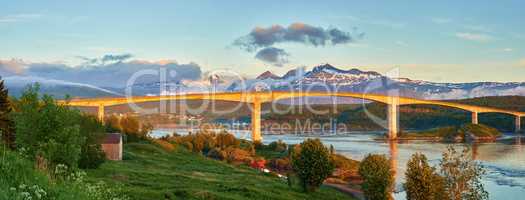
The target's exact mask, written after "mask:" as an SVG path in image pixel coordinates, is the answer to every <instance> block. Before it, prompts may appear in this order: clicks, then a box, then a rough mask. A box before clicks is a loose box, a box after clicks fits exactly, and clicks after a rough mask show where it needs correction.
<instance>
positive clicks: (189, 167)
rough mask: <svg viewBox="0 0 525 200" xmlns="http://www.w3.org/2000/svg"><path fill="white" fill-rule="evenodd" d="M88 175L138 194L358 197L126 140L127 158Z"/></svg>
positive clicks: (168, 196) (180, 150) (152, 196)
mask: <svg viewBox="0 0 525 200" xmlns="http://www.w3.org/2000/svg"><path fill="white" fill-rule="evenodd" d="M88 174H89V177H90V179H91V180H92V181H98V180H104V181H106V182H107V183H114V184H122V185H123V187H124V188H123V189H124V191H125V192H126V193H127V194H129V196H131V197H132V198H133V199H283V200H284V199H352V198H351V197H349V196H348V195H347V194H344V193H342V192H339V191H337V190H336V189H333V188H330V187H327V186H323V187H321V188H320V190H319V191H318V192H314V193H303V192H302V191H301V189H300V188H299V187H298V186H295V187H293V188H290V187H288V185H287V182H286V181H285V180H284V179H282V178H278V177H275V176H272V175H269V174H264V173H261V172H259V171H257V170H254V169H252V168H249V167H243V166H233V165H230V164H227V163H225V162H221V161H217V160H212V159H209V158H206V157H204V156H201V155H199V154H195V153H191V152H188V151H186V150H185V149H184V148H177V149H176V150H175V151H174V152H166V151H164V150H163V149H161V148H159V147H157V146H155V145H152V144H145V143H133V144H127V145H125V146H124V160H123V161H108V162H106V163H104V164H103V165H102V166H101V167H100V168H99V169H96V170H90V171H88Z"/></svg>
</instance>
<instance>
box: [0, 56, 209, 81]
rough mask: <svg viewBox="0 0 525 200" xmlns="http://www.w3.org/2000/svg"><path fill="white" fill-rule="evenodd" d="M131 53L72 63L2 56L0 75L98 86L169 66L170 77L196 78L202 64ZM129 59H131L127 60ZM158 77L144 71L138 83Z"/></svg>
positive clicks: (177, 79) (199, 75) (169, 78)
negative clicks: (136, 57)
mask: <svg viewBox="0 0 525 200" xmlns="http://www.w3.org/2000/svg"><path fill="white" fill-rule="evenodd" d="M131 58H132V55H130V54H121V55H105V56H102V57H100V58H84V59H83V60H84V61H85V63H83V64H81V65H78V66H70V65H66V64H61V63H30V62H25V61H23V60H17V59H12V60H0V76H4V77H5V76H15V75H16V76H34V77H41V78H47V79H58V80H64V81H72V82H78V83H86V84H93V85H96V86H99V87H122V86H124V85H126V83H127V81H128V79H130V77H132V76H133V74H135V73H140V72H144V70H150V71H155V72H157V73H158V72H159V69H166V70H167V72H169V73H167V76H166V79H167V81H180V80H197V79H200V78H201V74H202V72H201V68H200V66H199V65H198V64H196V63H187V64H180V63H177V62H175V61H158V62H152V61H144V60H131ZM127 60H130V61H127ZM155 81H159V75H150V74H148V75H144V76H141V77H140V78H138V79H137V81H136V82H135V83H143V82H155Z"/></svg>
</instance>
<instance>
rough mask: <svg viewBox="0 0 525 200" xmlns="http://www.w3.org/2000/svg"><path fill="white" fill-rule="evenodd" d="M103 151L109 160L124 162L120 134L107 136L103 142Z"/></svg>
mask: <svg viewBox="0 0 525 200" xmlns="http://www.w3.org/2000/svg"><path fill="white" fill-rule="evenodd" d="M102 150H103V151H104V153H106V159H108V160H122V135H121V134H120V133H109V134H106V138H104V141H103V142H102Z"/></svg>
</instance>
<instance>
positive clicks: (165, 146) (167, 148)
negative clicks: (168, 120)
mask: <svg viewBox="0 0 525 200" xmlns="http://www.w3.org/2000/svg"><path fill="white" fill-rule="evenodd" d="M152 141H153V143H155V144H157V145H158V146H159V147H161V148H162V149H164V150H165V151H167V152H172V151H175V146H174V145H173V144H171V143H169V142H166V141H164V140H159V139H153V140H152Z"/></svg>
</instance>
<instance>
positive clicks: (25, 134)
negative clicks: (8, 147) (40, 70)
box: [13, 85, 85, 168]
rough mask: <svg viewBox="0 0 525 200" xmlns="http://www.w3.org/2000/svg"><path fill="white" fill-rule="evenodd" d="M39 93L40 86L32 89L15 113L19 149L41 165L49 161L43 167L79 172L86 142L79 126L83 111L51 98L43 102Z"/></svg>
mask: <svg viewBox="0 0 525 200" xmlns="http://www.w3.org/2000/svg"><path fill="white" fill-rule="evenodd" d="M38 91H39V87H38V85H35V86H29V87H28V88H27V89H26V90H25V91H24V92H23V94H22V96H21V97H20V99H19V100H17V109H18V110H17V112H15V113H13V116H14V117H13V119H14V121H15V128H16V144H17V148H20V149H23V150H21V151H22V152H24V153H25V154H26V155H28V156H30V157H32V158H35V159H36V160H37V161H39V162H38V163H39V164H41V163H40V162H42V161H45V162H44V165H43V166H47V164H50V165H51V166H49V167H54V166H55V165H57V164H65V165H67V166H68V167H69V168H76V167H77V166H78V160H79V159H80V153H81V146H82V144H84V142H85V137H83V136H82V135H80V126H79V125H78V123H77V122H78V121H77V119H78V117H77V116H78V115H80V111H78V110H70V109H69V108H68V107H66V106H62V105H57V104H56V102H55V100H54V99H53V98H52V97H51V96H49V95H44V96H43V97H42V98H39V95H38Z"/></svg>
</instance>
